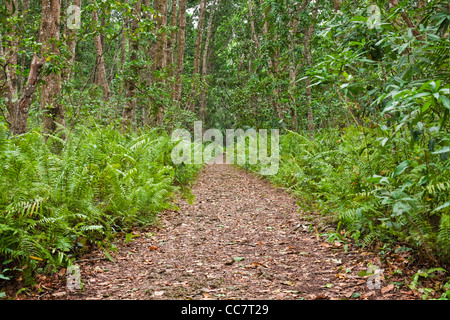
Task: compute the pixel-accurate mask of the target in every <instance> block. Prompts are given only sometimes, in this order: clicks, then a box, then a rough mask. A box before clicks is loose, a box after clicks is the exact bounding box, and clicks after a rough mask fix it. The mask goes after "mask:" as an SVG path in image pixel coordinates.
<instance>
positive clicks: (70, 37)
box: [63, 0, 81, 82]
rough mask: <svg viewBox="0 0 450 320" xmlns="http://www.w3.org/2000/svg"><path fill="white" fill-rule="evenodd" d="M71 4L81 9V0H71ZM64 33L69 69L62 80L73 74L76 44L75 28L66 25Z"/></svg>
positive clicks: (66, 79)
mask: <svg viewBox="0 0 450 320" xmlns="http://www.w3.org/2000/svg"><path fill="white" fill-rule="evenodd" d="M69 4H70V2H69ZM72 5H73V6H77V7H78V8H80V11H81V0H72ZM74 13H75V12H72V14H74ZM72 23H74V21H72ZM65 33H66V35H65V37H66V39H67V47H68V50H69V59H68V64H69V70H67V72H66V73H65V74H64V76H63V81H64V82H66V81H68V80H69V79H70V77H71V76H72V74H73V69H72V68H73V65H74V63H75V49H76V45H77V29H76V28H69V27H68V26H67V25H66V29H65Z"/></svg>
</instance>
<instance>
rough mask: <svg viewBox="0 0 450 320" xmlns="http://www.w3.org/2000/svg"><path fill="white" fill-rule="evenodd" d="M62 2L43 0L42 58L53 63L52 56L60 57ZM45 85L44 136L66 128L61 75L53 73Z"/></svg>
mask: <svg viewBox="0 0 450 320" xmlns="http://www.w3.org/2000/svg"><path fill="white" fill-rule="evenodd" d="M60 14H61V2H60V0H42V15H41V27H40V32H39V42H41V43H42V44H43V45H42V56H43V58H45V59H46V61H47V62H51V60H52V57H51V56H52V55H55V56H59V48H58V45H57V42H58V41H59V38H60ZM42 79H43V80H44V84H43V85H42V92H41V109H42V110H43V114H44V134H52V133H54V132H55V131H56V130H57V129H58V125H61V126H64V125H65V121H64V110H63V107H62V106H61V104H60V103H59V101H58V98H59V95H60V94H61V80H62V79H61V74H60V73H58V72H51V73H49V74H46V75H44V76H43V78H42Z"/></svg>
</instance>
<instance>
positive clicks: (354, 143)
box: [247, 126, 450, 262]
mask: <svg viewBox="0 0 450 320" xmlns="http://www.w3.org/2000/svg"><path fill="white" fill-rule="evenodd" d="M384 134H386V132H385V131H383V129H381V128H374V129H369V128H363V127H356V126H354V127H349V128H346V129H345V130H343V131H342V132H339V131H337V130H323V132H321V133H320V134H317V135H316V137H315V139H314V140H310V138H309V136H307V135H301V134H297V133H295V132H292V131H287V132H286V133H285V134H283V135H282V136H281V137H280V154H281V159H280V169H279V171H278V173H277V174H276V175H273V176H270V179H271V180H272V181H273V182H275V183H276V184H278V185H281V186H284V187H286V188H288V189H289V190H292V191H293V192H295V193H296V194H298V195H299V196H300V197H301V198H302V199H303V200H304V201H305V202H307V203H309V204H310V208H313V209H317V210H320V211H321V212H323V213H325V214H327V215H328V216H330V217H332V218H333V220H334V221H335V222H336V223H339V224H340V228H345V229H346V230H347V231H349V232H350V233H351V234H352V237H353V238H354V240H355V241H357V242H358V243H360V244H361V245H369V244H371V243H372V242H374V241H381V242H383V243H387V242H393V241H401V242H406V243H409V244H410V245H411V246H413V247H415V248H417V249H423V252H424V253H425V254H427V255H428V257H429V258H432V259H437V260H441V261H445V262H448V261H450V255H449V248H450V241H449V240H450V237H449V222H450V221H449V214H448V210H449V206H448V201H449V199H448V194H449V193H448V189H449V187H450V186H449V184H448V183H447V182H448V181H449V180H450V170H449V162H448V160H442V159H441V157H440V156H439V153H433V152H430V151H429V150H428V147H427V144H425V147H423V146H422V147H419V146H417V145H415V146H414V148H413V149H410V147H411V145H410V143H409V141H407V140H405V139H403V138H401V135H400V137H399V138H398V139H393V140H389V141H390V142H389V143H394V142H393V141H395V146H396V148H397V151H396V152H395V151H394V152H392V150H393V146H392V145H388V144H387V143H386V144H384V143H385V139H384V138H383V135H384ZM405 149H406V150H407V153H406V155H405V152H404V151H405ZM424 153H426V156H425V155H424ZM405 159H407V160H405ZM259 166H260V165H247V167H249V168H251V169H252V170H255V171H256V172H258V171H259ZM427 168H428V169H427Z"/></svg>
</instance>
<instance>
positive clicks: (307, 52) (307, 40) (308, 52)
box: [303, 1, 319, 139]
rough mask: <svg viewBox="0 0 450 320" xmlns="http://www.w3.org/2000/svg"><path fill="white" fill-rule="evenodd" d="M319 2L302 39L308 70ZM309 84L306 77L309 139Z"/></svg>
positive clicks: (311, 119) (311, 128)
mask: <svg viewBox="0 0 450 320" xmlns="http://www.w3.org/2000/svg"><path fill="white" fill-rule="evenodd" d="M318 4H319V2H318V1H316V5H315V8H314V11H313V14H312V21H311V23H310V25H309V27H308V29H307V30H306V32H305V37H304V39H303V41H304V46H305V60H306V66H307V68H308V69H310V68H311V67H312V58H311V39H312V36H313V32H314V22H315V21H314V20H315V19H316V17H317V10H318ZM310 84H311V78H310V77H309V76H307V77H306V105H307V113H308V131H309V134H310V136H311V139H313V138H314V113H313V111H312V107H311V104H312V97H311V88H310V87H309V86H310Z"/></svg>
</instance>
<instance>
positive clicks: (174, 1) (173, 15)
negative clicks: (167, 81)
mask: <svg viewBox="0 0 450 320" xmlns="http://www.w3.org/2000/svg"><path fill="white" fill-rule="evenodd" d="M170 11H171V12H170V14H171V16H170V27H171V28H172V30H171V31H170V38H169V39H168V40H167V57H166V58H167V62H166V65H167V66H170V72H169V77H170V78H171V77H173V75H174V72H173V63H174V59H173V58H174V57H173V48H174V46H175V40H176V32H175V30H174V29H173V28H175V27H176V25H177V0H172V5H171V10H170Z"/></svg>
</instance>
